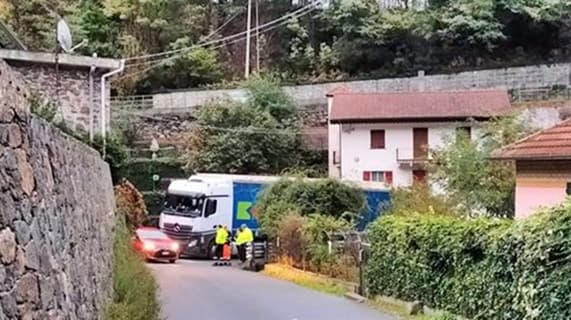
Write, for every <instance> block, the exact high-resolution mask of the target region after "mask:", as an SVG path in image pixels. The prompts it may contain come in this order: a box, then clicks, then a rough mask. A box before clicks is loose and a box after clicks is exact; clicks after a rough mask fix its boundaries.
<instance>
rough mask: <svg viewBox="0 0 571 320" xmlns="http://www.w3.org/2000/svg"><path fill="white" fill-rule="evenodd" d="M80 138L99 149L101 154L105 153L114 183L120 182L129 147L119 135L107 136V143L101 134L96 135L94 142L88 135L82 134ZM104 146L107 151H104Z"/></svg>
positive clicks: (104, 158)
mask: <svg viewBox="0 0 571 320" xmlns="http://www.w3.org/2000/svg"><path fill="white" fill-rule="evenodd" d="M80 139H81V140H82V141H83V142H84V143H85V144H87V145H90V146H91V147H92V148H93V149H95V150H97V151H98V152H99V153H100V154H102V155H103V154H105V156H104V157H103V160H105V161H106V162H107V163H108V164H109V169H110V170H111V177H112V178H113V183H114V184H116V183H118V182H119V181H120V179H121V178H122V176H121V167H122V165H123V163H124V162H125V160H126V159H127V151H126V150H127V148H126V147H125V145H124V144H123V143H122V142H121V139H120V138H119V137H118V136H117V135H110V136H107V139H106V141H105V143H103V138H102V137H101V136H100V135H96V136H95V137H94V139H93V142H90V141H89V137H88V136H87V135H83V136H80ZM104 147H105V152H103V151H104V150H103V149H104Z"/></svg>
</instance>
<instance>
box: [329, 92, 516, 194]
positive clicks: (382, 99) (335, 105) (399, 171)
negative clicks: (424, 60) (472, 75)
mask: <svg viewBox="0 0 571 320" xmlns="http://www.w3.org/2000/svg"><path fill="white" fill-rule="evenodd" d="M327 97H328V116H329V119H328V120H329V125H328V131H329V132H328V134H329V175H330V176H332V177H338V178H341V179H345V180H353V181H374V182H380V183H384V184H386V185H389V186H410V185H412V183H413V181H415V180H419V181H426V180H427V171H426V169H427V168H426V165H427V162H428V160H429V152H428V151H429V149H433V148H437V147H440V146H442V145H443V144H444V143H445V141H446V138H447V137H448V136H452V137H454V135H455V134H457V133H458V132H466V133H468V134H469V135H470V136H471V137H472V138H473V139H477V137H478V135H479V128H478V125H477V123H478V121H486V120H489V119H490V118H491V117H494V116H499V115H502V114H505V113H508V112H510V111H511V110H512V107H511V103H510V100H509V96H508V93H507V91H506V90H466V91H451V92H398V93H386V92H374V93H360V92H352V91H351V90H348V89H338V90H334V91H333V92H330V93H329V94H328V95H327Z"/></svg>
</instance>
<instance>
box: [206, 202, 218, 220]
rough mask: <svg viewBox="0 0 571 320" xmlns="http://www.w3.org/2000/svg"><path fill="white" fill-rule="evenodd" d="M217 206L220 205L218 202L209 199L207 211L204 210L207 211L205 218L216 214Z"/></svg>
mask: <svg viewBox="0 0 571 320" xmlns="http://www.w3.org/2000/svg"><path fill="white" fill-rule="evenodd" d="M217 205H218V201H217V200H213V199H208V201H206V209H205V210H204V211H205V212H204V216H205V217H206V218H208V217H210V216H211V215H213V214H215V213H216V207H217Z"/></svg>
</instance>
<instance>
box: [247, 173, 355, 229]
mask: <svg viewBox="0 0 571 320" xmlns="http://www.w3.org/2000/svg"><path fill="white" fill-rule="evenodd" d="M364 208H365V195H364V193H363V192H362V191H361V190H359V188H357V187H353V186H351V185H347V184H345V183H342V182H341V181H339V180H336V179H320V180H306V179H287V178H286V179H282V180H280V181H278V182H276V183H274V184H272V185H271V186H269V187H268V188H266V189H264V191H263V192H262V194H261V196H260V199H259V200H258V204H257V211H258V213H259V221H260V225H261V227H262V228H263V229H264V231H265V232H267V233H268V235H270V236H272V235H273V233H274V231H275V227H276V222H277V221H280V217H283V216H284V215H285V214H287V213H289V212H291V211H292V210H295V211H297V212H298V213H299V214H301V215H302V216H307V215H310V214H314V213H319V214H325V215H328V216H331V217H335V218H339V217H342V216H344V217H347V216H346V213H353V214H355V215H356V214H358V213H360V212H362V210H363V209H364Z"/></svg>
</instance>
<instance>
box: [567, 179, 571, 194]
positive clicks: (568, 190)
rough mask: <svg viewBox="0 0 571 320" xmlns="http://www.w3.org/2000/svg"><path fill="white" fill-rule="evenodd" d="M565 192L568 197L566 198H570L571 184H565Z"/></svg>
mask: <svg viewBox="0 0 571 320" xmlns="http://www.w3.org/2000/svg"><path fill="white" fill-rule="evenodd" d="M566 192H567V195H568V196H571V182H567V190H566Z"/></svg>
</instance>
